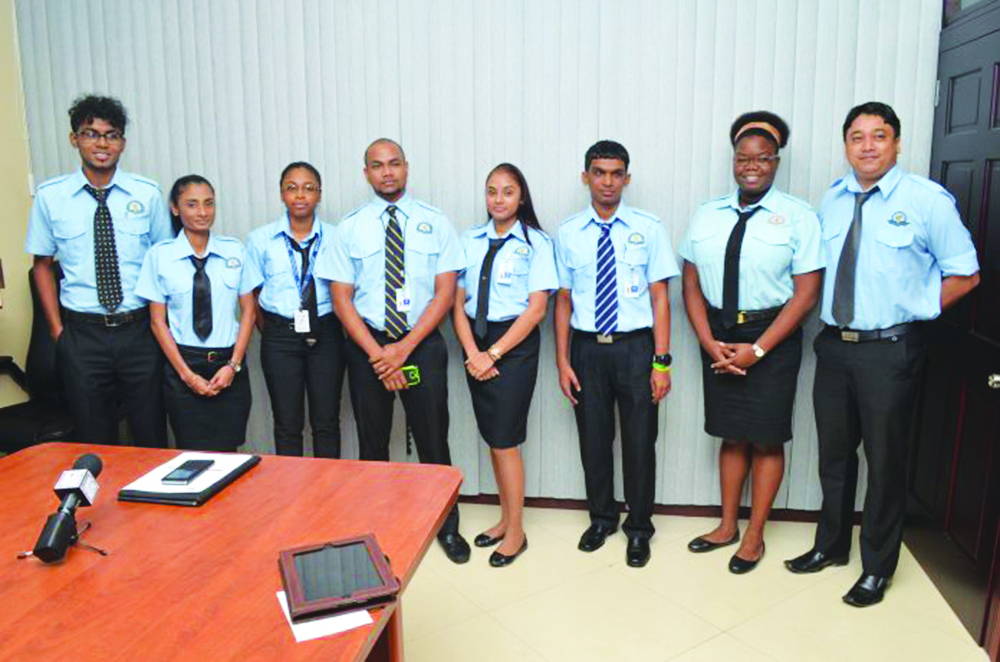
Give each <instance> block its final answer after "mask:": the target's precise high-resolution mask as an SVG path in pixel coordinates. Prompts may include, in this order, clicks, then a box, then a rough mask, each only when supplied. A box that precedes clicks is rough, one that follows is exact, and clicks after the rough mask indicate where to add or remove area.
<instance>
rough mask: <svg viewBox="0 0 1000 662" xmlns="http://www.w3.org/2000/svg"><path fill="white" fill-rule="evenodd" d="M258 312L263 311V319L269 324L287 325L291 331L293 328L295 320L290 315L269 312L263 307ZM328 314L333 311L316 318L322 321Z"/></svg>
mask: <svg viewBox="0 0 1000 662" xmlns="http://www.w3.org/2000/svg"><path fill="white" fill-rule="evenodd" d="M260 312H261V313H263V316H264V321H265V322H270V323H271V324H279V325H288V328H289V329H291V330H293V331H294V330H295V320H293V319H292V318H291V317H285V316H284V315H278V314H277V313H272V312H270V311H268V310H264V309H263V308H261V309H260ZM330 315H333V313H327V314H326V315H320V316H319V317H318V318H317V319H318V320H319V321H321V322H322V321H323V320H325V319H326V318H327V317H329V316H330Z"/></svg>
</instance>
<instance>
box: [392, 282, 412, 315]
mask: <svg viewBox="0 0 1000 662" xmlns="http://www.w3.org/2000/svg"><path fill="white" fill-rule="evenodd" d="M412 307H413V302H412V301H411V300H410V288H409V286H407V285H404V286H403V287H397V288H396V310H398V311H399V312H401V313H408V312H410V308H412Z"/></svg>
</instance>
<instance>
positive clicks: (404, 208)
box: [369, 193, 413, 227]
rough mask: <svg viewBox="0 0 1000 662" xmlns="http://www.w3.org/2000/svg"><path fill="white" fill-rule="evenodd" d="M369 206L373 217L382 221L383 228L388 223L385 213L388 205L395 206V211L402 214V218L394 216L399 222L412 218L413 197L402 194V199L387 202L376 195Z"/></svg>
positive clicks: (387, 216)
mask: <svg viewBox="0 0 1000 662" xmlns="http://www.w3.org/2000/svg"><path fill="white" fill-rule="evenodd" d="M369 204H371V206H372V209H373V210H374V212H375V216H376V217H377V218H379V219H380V220H381V221H382V225H383V227H384V226H385V225H386V224H387V223H388V222H389V214H387V213H386V211H385V210H386V209H387V208H388V207H389V205H396V209H398V210H399V211H400V212H402V214H403V216H402V218H400V217H399V214H398V213H397V215H396V219H397V220H398V221H400V222H405V221H406V219H408V218H410V217H411V216H413V196H411V195H410V194H409V193H404V194H403V197H402V198H400V199H399V200H397V201H396V202H389V201H388V200H386V199H384V198H380V197H379V196H377V195H376V196H373V197H372V201H371V202H370V203H369Z"/></svg>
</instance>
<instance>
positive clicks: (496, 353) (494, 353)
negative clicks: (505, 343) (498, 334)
mask: <svg viewBox="0 0 1000 662" xmlns="http://www.w3.org/2000/svg"><path fill="white" fill-rule="evenodd" d="M486 353H487V354H489V355H490V358H491V359H493V362H494V363H496V362H497V361H499V360H500V357H501V356H503V352H501V351H500V348H499V347H497V346H496V345H493V346H492V347H490V348H489V349H488V350H486Z"/></svg>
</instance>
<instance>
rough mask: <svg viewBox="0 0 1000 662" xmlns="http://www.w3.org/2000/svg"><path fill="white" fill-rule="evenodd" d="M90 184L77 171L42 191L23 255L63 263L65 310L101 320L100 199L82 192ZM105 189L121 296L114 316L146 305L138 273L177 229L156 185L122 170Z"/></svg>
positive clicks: (62, 300)
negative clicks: (96, 249)
mask: <svg viewBox="0 0 1000 662" xmlns="http://www.w3.org/2000/svg"><path fill="white" fill-rule="evenodd" d="M88 183H89V182H88V181H87V177H86V176H85V175H84V174H83V170H77V171H76V172H74V173H72V174H69V175H63V176H61V177H56V178H55V179H50V180H48V181H47V182H45V183H44V184H42V185H41V186H39V187H38V189H37V190H36V191H35V201H34V204H32V206H31V215H30V216H29V219H28V236H27V238H26V239H25V242H24V250H25V252H27V253H31V254H32V255H38V256H46V257H55V258H56V259H57V260H59V264H60V265H61V267H62V272H63V277H62V282H61V283H60V291H59V301H60V303H62V306H63V307H64V308H67V309H69V310H75V311H77V312H80V313H98V314H102V315H103V314H106V313H108V312H109V311H108V310H107V309H106V308H105V307H104V306H102V305H101V304H100V302H99V300H98V298H97V272H96V269H95V266H94V215H95V214H96V212H97V200H96V199H95V198H94V196H92V195H91V194H90V193H88V192H87V191H86V190H85V189H84V188H83V187H84V185H86V184H88ZM106 188H107V189H109V190H110V192H109V193H108V197H107V205H108V209H109V210H110V212H111V223H112V226H113V227H114V235H115V249H116V251H117V254H118V272H119V275H120V277H121V285H122V296H123V298H122V302H121V305H120V306H118V308H117V309H116V310H115V311H114V312H118V313H122V312H126V311H129V310H136V309H138V308H142V307H143V306H145V305H146V303H145V302H144V301H143V300H142V299H140V298H139V297H138V296H136V293H135V284H136V280H137V279H138V278H139V269H140V268H141V267H142V261H143V258H145V257H146V252H147V251H148V250H149V248H150V247H151V246H152V245H153V244H155V243H156V242H158V241H163V240H164V239H169V238H170V237H172V236H173V230H172V227H171V223H170V214H169V213H168V212H167V206H166V204H165V203H164V202H163V197H162V194H161V192H160V187H159V185H158V184H157V183H156V182H154V181H152V180H151V179H146V178H145V177H140V176H138V175H133V174H131V173H127V172H124V171H123V170H120V169H119V170H116V171H115V174H114V176H113V177H112V178H111V183H110V184H108V186H107V187H106Z"/></svg>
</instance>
